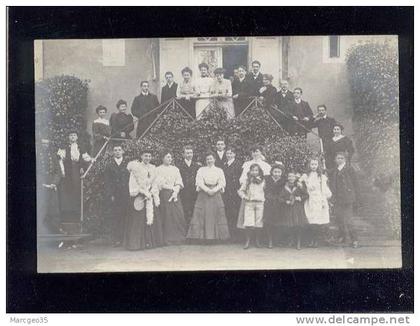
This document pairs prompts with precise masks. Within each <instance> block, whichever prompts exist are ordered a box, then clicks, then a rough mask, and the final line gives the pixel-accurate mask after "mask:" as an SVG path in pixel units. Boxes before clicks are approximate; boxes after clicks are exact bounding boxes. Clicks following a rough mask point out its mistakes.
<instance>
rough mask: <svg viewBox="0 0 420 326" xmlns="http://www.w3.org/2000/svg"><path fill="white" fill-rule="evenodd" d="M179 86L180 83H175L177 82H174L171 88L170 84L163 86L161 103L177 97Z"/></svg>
mask: <svg viewBox="0 0 420 326" xmlns="http://www.w3.org/2000/svg"><path fill="white" fill-rule="evenodd" d="M177 88H178V84H177V83H175V82H174V83H173V84H172V86H171V87H170V88H169V86H168V84H166V85H165V86H163V87H162V93H161V97H160V103H164V102H166V101H168V100H170V99H171V98H174V97H176V90H177Z"/></svg>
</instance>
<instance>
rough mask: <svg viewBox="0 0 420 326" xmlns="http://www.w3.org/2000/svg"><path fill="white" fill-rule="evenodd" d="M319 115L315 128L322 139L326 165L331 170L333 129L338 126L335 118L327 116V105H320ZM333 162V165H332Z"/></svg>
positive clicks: (315, 120)
mask: <svg viewBox="0 0 420 326" xmlns="http://www.w3.org/2000/svg"><path fill="white" fill-rule="evenodd" d="M317 110H318V113H317V115H316V116H315V117H314V120H313V125H312V127H313V128H318V136H319V137H320V138H321V139H322V145H323V147H324V155H325V163H326V164H327V169H331V168H333V167H334V166H332V164H331V163H332V162H333V161H334V157H331V140H332V138H333V136H334V133H333V129H334V126H335V125H336V124H337V121H335V119H334V118H331V117H328V116H327V106H326V105H325V104H321V105H318V107H317ZM330 162H331V163H330Z"/></svg>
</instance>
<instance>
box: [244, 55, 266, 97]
mask: <svg viewBox="0 0 420 326" xmlns="http://www.w3.org/2000/svg"><path fill="white" fill-rule="evenodd" d="M260 69H261V62H259V61H258V60H254V61H252V63H251V71H250V72H249V73H248V75H247V79H248V81H249V84H250V93H251V96H258V94H259V90H260V88H261V87H262V86H263V75H262V73H261V72H260Z"/></svg>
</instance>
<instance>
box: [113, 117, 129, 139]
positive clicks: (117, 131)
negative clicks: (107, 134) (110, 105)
mask: <svg viewBox="0 0 420 326" xmlns="http://www.w3.org/2000/svg"><path fill="white" fill-rule="evenodd" d="M109 124H110V126H111V136H112V137H116V138H127V139H129V138H131V137H130V132H132V131H133V130H134V122H133V117H132V115H131V114H125V113H121V112H114V113H112V114H111V118H110V119H109ZM122 132H125V137H123V136H121V133H122Z"/></svg>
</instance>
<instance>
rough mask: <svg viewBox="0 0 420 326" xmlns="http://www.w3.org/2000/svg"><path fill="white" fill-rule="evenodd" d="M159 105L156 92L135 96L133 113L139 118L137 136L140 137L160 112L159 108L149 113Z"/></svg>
mask: <svg viewBox="0 0 420 326" xmlns="http://www.w3.org/2000/svg"><path fill="white" fill-rule="evenodd" d="M157 106H159V101H158V98H157V96H156V95H155V94H152V93H148V94H147V95H143V94H140V95H138V96H136V97H135V98H134V100H133V104H132V105H131V114H132V115H133V116H135V117H137V118H138V119H139V120H138V122H137V132H136V137H140V136H141V135H142V134H143V132H144V131H146V129H147V128H148V127H149V126H150V125H151V124H152V123H153V121H154V120H155V118H156V117H157V115H158V114H159V113H160V110H157V111H155V112H153V113H151V114H148V113H149V112H150V111H152V110H153V109H155V108H156V107H157ZM146 114H147V115H146Z"/></svg>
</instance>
